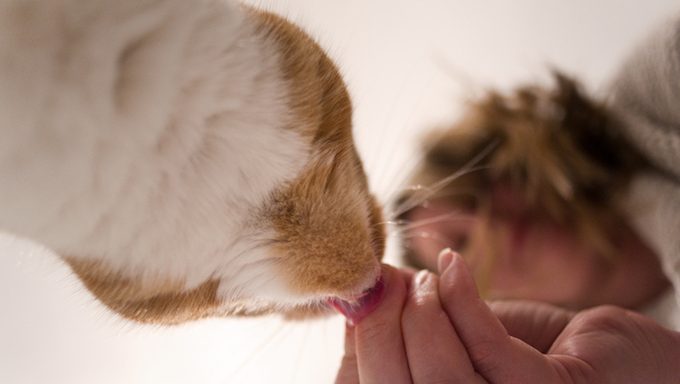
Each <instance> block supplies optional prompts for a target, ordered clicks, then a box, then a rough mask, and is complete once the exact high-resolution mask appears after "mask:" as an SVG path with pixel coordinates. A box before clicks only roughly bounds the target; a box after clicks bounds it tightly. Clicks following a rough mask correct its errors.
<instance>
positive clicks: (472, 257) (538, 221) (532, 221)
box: [406, 190, 667, 308]
mask: <svg viewBox="0 0 680 384" xmlns="http://www.w3.org/2000/svg"><path fill="white" fill-rule="evenodd" d="M491 199H492V201H493V204H491V205H492V206H494V208H493V209H492V210H491V211H489V212H485V213H482V212H477V211H475V210H472V209H460V208H458V207H456V206H454V205H452V204H451V203H448V202H446V201H443V200H439V201H433V202H430V203H429V204H427V205H426V206H424V207H418V208H415V209H413V210H412V211H410V212H409V214H408V221H409V222H411V224H412V225H411V228H412V229H410V230H409V231H408V232H407V234H406V238H407V239H408V243H407V244H408V246H409V248H410V252H411V257H412V258H413V259H414V261H416V262H417V263H418V264H421V265H422V266H424V267H426V268H428V269H431V270H436V263H437V255H438V253H439V251H440V250H441V249H442V248H445V247H450V248H452V249H453V250H457V251H459V252H460V253H461V254H462V255H463V257H464V258H465V259H466V260H467V262H468V264H469V265H470V266H471V268H472V269H473V271H475V273H476V274H477V275H478V276H481V277H482V278H481V280H482V281H480V285H481V286H482V289H486V293H487V297H488V298H489V299H528V300H539V301H545V302H549V303H553V304H557V305H562V306H566V307H570V308H584V307H588V306H593V305H598V304H616V305H622V306H626V307H636V306H639V305H641V304H643V303H645V302H647V301H649V300H650V299H652V298H653V297H655V296H656V295H657V294H658V293H660V292H661V291H662V290H663V289H664V287H665V286H666V285H667V281H666V279H665V277H664V275H663V273H662V271H661V268H660V266H659V263H658V261H657V258H656V257H655V255H654V253H653V252H652V251H651V250H650V249H649V248H648V247H647V246H645V244H644V243H643V242H642V240H641V239H640V238H639V237H638V236H636V234H635V233H633V231H632V230H631V229H630V228H629V227H628V226H627V225H625V224H622V225H621V227H620V228H616V229H614V230H615V231H616V233H615V236H616V238H617V239H619V240H620V241H618V242H617V244H616V246H617V250H616V251H617V252H618V254H617V255H616V258H615V259H614V260H607V259H606V258H605V257H603V256H602V255H599V254H598V253H597V252H596V251H595V250H593V249H591V248H590V247H588V246H587V245H586V244H585V243H584V242H583V241H582V240H580V238H579V236H577V235H576V234H575V231H574V230H572V229H571V228H569V227H568V226H566V225H563V224H559V223H557V222H556V221H554V220H550V219H549V218H547V217H543V216H541V215H540V214H536V213H529V212H527V211H526V210H525V209H524V206H523V204H522V202H521V199H520V198H519V197H518V195H517V194H515V193H513V192H512V191H509V190H505V191H501V192H497V193H494V196H492V197H491ZM489 255H491V257H489Z"/></svg>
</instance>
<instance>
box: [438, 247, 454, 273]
mask: <svg viewBox="0 0 680 384" xmlns="http://www.w3.org/2000/svg"><path fill="white" fill-rule="evenodd" d="M454 256H455V254H454V252H453V251H452V250H451V248H444V249H442V250H441V252H439V256H437V271H438V272H439V273H440V274H441V273H443V272H444V271H445V270H446V268H448V267H449V265H450V264H451V261H452V260H453V258H454Z"/></svg>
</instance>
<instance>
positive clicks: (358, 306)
mask: <svg viewBox="0 0 680 384" xmlns="http://www.w3.org/2000/svg"><path fill="white" fill-rule="evenodd" d="M384 291H385V282H384V280H383V278H382V276H380V277H378V278H377V279H376V280H375V282H374V283H373V286H371V287H370V288H367V289H365V290H364V291H362V292H361V293H359V294H352V295H344V296H343V297H338V296H334V297H329V298H327V299H325V300H324V301H323V302H316V303H315V304H311V305H306V306H301V307H296V308H294V309H291V310H288V311H285V312H284V313H283V317H284V318H285V319H286V320H291V321H299V320H307V319H313V318H318V317H325V316H329V315H332V314H335V313H340V314H341V315H343V316H345V318H347V320H348V322H350V323H352V324H356V323H358V322H359V321H360V320H361V319H362V318H364V317H365V316H367V315H368V314H369V313H371V312H373V310H374V309H375V308H377V306H378V305H379V304H380V302H381V300H382V298H383V295H384Z"/></svg>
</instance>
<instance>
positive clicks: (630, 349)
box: [336, 253, 680, 384]
mask: <svg viewBox="0 0 680 384" xmlns="http://www.w3.org/2000/svg"><path fill="white" fill-rule="evenodd" d="M439 265H440V271H442V274H441V277H437V276H436V275H434V274H432V273H429V272H419V273H417V274H415V275H414V276H413V277H410V276H409V275H408V274H407V273H403V272H400V271H397V270H395V269H392V268H389V267H386V268H385V270H384V279H385V284H386V290H385V297H384V298H383V302H382V303H381V304H380V306H379V307H378V308H377V309H376V310H375V311H374V312H373V313H371V314H370V315H368V316H367V317H366V318H364V319H363V320H361V321H360V322H359V323H358V324H357V325H356V326H354V327H350V326H348V328H347V333H346V351H345V357H344V358H343V362H342V366H341V368H340V370H339V373H338V376H337V379H336V383H338V384H348V383H359V382H361V383H594V382H595V383H678V382H680V374H679V373H678V363H679V362H680V334H678V333H676V332H672V331H670V330H667V329H665V328H663V327H661V326H659V325H658V324H656V323H655V322H654V321H652V320H650V319H648V318H646V317H644V316H642V315H640V314H637V313H634V312H630V311H626V310H623V309H620V308H616V307H608V306H605V307H598V308H594V309H590V310H586V311H583V312H580V313H577V314H573V313H570V312H568V311H564V310H562V309H559V308H556V307H552V306H549V305H545V304H538V303H529V302H518V303H512V302H510V303H498V304H494V305H493V310H492V308H490V307H489V306H488V305H487V304H486V303H485V302H484V301H483V300H482V299H480V298H479V295H478V294H477V290H476V288H475V286H474V282H473V280H472V277H471V276H470V274H469V271H468V270H467V267H466V266H465V264H464V262H463V261H462V259H461V258H460V257H459V256H456V255H453V254H451V253H443V254H442V255H441V256H440V260H439Z"/></svg>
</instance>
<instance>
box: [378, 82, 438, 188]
mask: <svg viewBox="0 0 680 384" xmlns="http://www.w3.org/2000/svg"><path fill="white" fill-rule="evenodd" d="M433 80H434V74H431V75H430V76H429V78H428V80H427V81H426V82H424V83H423V84H424V85H423V86H421V87H420V91H419V92H418V96H417V97H416V99H415V100H416V102H415V103H414V104H413V107H412V108H409V114H408V115H407V116H406V118H405V119H403V120H402V123H401V124H400V125H399V128H398V129H397V130H396V132H395V130H393V129H390V128H392V127H391V126H386V127H385V128H384V129H388V130H390V132H391V134H389V135H386V137H389V138H390V139H391V140H390V142H389V143H383V145H381V146H380V148H382V147H386V148H402V146H400V145H397V143H398V140H399V138H400V137H401V138H403V137H405V136H406V135H405V134H404V131H405V130H407V129H408V127H410V126H412V125H413V121H414V119H415V116H416V114H415V112H416V111H419V110H422V105H423V103H424V101H425V91H426V90H427V89H429V88H430V86H431V84H432V82H433ZM393 115H394V114H393ZM389 153H390V154H391V156H388V157H386V158H382V156H380V157H379V158H378V159H379V160H381V165H382V166H381V167H380V168H378V169H376V173H375V174H376V175H378V177H379V179H378V180H376V184H375V185H377V186H382V185H383V183H384V181H385V180H386V177H388V176H389V175H390V172H388V170H389V169H390V166H391V168H392V169H394V170H395V171H393V172H398V170H399V169H400V168H398V167H394V166H393V165H392V164H393V159H394V156H395V155H396V153H397V151H391V152H389ZM380 154H382V151H381V152H380ZM414 157H416V158H417V157H418V156H417V153H414ZM387 180H389V179H387ZM386 190H387V191H389V190H390V189H386ZM388 201H389V200H388Z"/></svg>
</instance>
